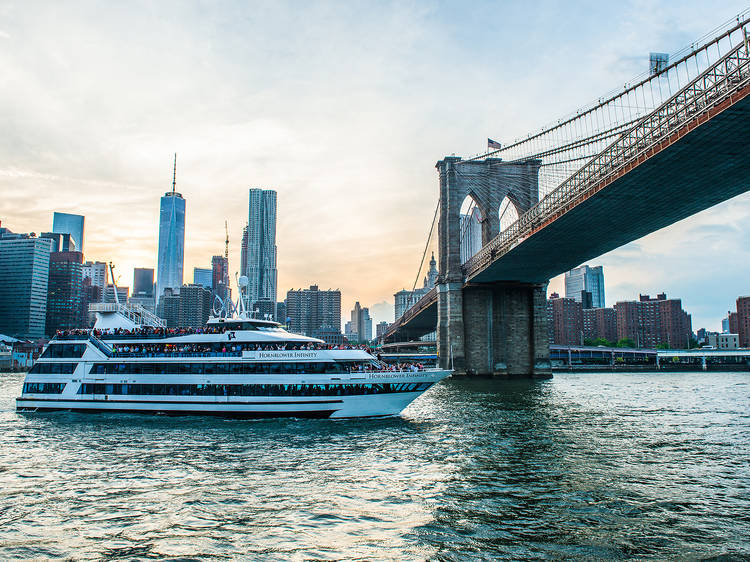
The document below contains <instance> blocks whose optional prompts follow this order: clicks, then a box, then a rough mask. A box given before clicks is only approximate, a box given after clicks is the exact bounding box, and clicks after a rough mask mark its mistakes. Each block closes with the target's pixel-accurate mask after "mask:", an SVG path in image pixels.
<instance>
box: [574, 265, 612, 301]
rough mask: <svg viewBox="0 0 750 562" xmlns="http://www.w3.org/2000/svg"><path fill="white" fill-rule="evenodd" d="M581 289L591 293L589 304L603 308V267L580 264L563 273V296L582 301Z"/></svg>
mask: <svg viewBox="0 0 750 562" xmlns="http://www.w3.org/2000/svg"><path fill="white" fill-rule="evenodd" d="M581 291H588V292H589V293H591V305H592V306H593V307H594V308H604V307H605V306H606V304H605V302H604V269H603V268H602V266H601V265H598V266H596V267H589V266H588V265H582V266H580V267H576V268H575V269H571V270H570V271H567V272H566V273H565V296H566V297H567V298H570V299H575V300H576V301H577V302H582V300H583V299H582V297H581Z"/></svg>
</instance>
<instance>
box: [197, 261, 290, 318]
mask: <svg viewBox="0 0 750 562" xmlns="http://www.w3.org/2000/svg"><path fill="white" fill-rule="evenodd" d="M211 288H212V289H213V290H214V295H216V296H217V297H219V298H220V299H221V300H222V301H226V299H227V295H229V260H227V258H225V257H224V256H213V257H212V258H211ZM275 305H276V302H275V301H274V306H275Z"/></svg>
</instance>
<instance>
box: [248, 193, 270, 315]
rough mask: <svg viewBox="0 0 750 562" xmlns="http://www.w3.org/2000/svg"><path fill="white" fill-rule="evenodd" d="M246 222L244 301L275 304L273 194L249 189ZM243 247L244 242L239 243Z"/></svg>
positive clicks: (251, 305) (252, 303) (250, 304)
mask: <svg viewBox="0 0 750 562" xmlns="http://www.w3.org/2000/svg"><path fill="white" fill-rule="evenodd" d="M249 200H250V205H249V212H248V221H247V250H246V255H247V265H246V270H245V271H247V278H248V286H247V297H248V298H247V300H248V306H249V307H250V310H253V305H254V304H255V303H256V302H258V301H259V300H261V299H264V300H270V301H272V302H274V303H275V302H276V192H275V191H273V190H271V189H251V190H250V197H249ZM243 244H244V240H243Z"/></svg>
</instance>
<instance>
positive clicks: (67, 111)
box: [0, 1, 748, 315]
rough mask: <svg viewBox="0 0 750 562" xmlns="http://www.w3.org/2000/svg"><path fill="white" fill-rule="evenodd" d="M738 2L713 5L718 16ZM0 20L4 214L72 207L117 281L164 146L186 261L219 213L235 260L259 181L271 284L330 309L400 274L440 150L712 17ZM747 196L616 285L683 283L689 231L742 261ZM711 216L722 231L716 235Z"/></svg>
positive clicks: (635, 258)
mask: <svg viewBox="0 0 750 562" xmlns="http://www.w3.org/2000/svg"><path fill="white" fill-rule="evenodd" d="M743 7H744V6H741V5H740V3H739V2H733V1H731V2H729V3H728V4H726V3H725V6H724V9H726V10H727V13H726V15H720V16H718V17H719V20H721V19H726V18H728V17H730V16H731V15H732V14H733V13H735V12H738V11H740V9H742V8H743ZM0 15H2V20H3V29H4V30H11V29H12V30H13V31H12V33H13V37H10V36H8V37H3V38H5V39H16V38H18V37H23V38H24V41H23V42H19V41H17V40H15V41H13V40H8V41H2V42H0V67H2V68H3V73H2V77H0V81H1V84H2V87H0V125H1V126H2V130H3V134H2V135H0V219H1V220H2V221H3V225H7V226H9V227H10V228H12V229H13V230H16V231H36V232H39V231H41V230H44V229H46V228H49V226H50V225H51V215H52V212H53V211H54V210H76V211H77V212H80V213H83V214H85V215H86V241H85V247H86V253H87V256H88V257H90V258H93V259H103V260H108V261H109V260H113V261H115V263H116V264H117V265H118V270H119V271H120V272H121V273H122V275H123V277H126V276H129V275H130V273H129V272H130V271H132V268H133V267H136V266H143V267H155V261H156V238H157V226H158V225H157V220H158V208H159V198H160V196H161V195H162V194H163V192H165V191H167V190H168V189H169V188H170V184H171V179H172V154H173V153H174V152H177V153H178V176H177V182H178V189H179V190H180V191H181V192H182V193H183V195H184V196H185V198H186V200H187V220H186V224H187V232H186V263H185V271H186V272H191V271H192V268H193V267H195V266H204V267H205V266H207V265H208V264H209V263H210V259H211V256H212V255H213V254H220V253H222V252H223V242H224V228H223V224H224V220H228V222H229V225H230V241H231V242H230V243H231V246H230V261H231V266H230V267H231V268H232V269H233V270H237V269H239V267H238V264H239V240H240V236H241V232H242V227H243V226H244V225H245V222H246V220H247V218H246V217H247V189H248V188H250V187H265V188H273V189H276V190H277V191H278V193H279V219H278V229H277V234H278V240H277V242H278V247H279V252H278V257H279V259H278V263H279V299H283V297H284V295H285V292H286V290H287V289H289V288H291V287H300V286H302V287H306V286H309V285H310V284H311V283H319V284H320V285H321V286H332V287H340V288H341V290H342V292H343V301H344V302H343V303H342V308H343V309H344V310H345V311H348V310H350V309H351V306H352V305H353V303H354V301H355V300H359V301H360V302H362V303H363V305H367V304H371V305H372V303H382V302H386V303H391V302H392V299H393V297H392V295H393V293H394V292H395V291H397V290H399V289H400V288H402V287H411V285H412V284H413V282H414V281H413V280H414V276H415V274H416V270H417V268H418V265H419V260H420V258H421V256H422V252H423V249H424V244H425V237H426V234H427V230H428V229H429V225H430V222H431V220H432V213H433V211H434V205H435V202H436V200H437V196H438V192H437V189H438V183H437V175H436V172H435V169H434V167H433V166H434V163H435V161H437V160H438V159H440V158H442V157H443V156H445V155H446V154H451V153H454V152H455V153H456V154H473V153H476V152H477V151H479V150H481V149H482V148H483V145H484V142H485V139H486V138H487V137H488V136H489V137H492V138H499V140H500V141H503V142H505V141H507V140H508V139H511V138H513V137H515V136H521V135H523V134H525V133H527V132H528V131H530V130H533V129H535V128H538V127H539V126H541V125H542V124H544V123H546V122H549V121H551V120H554V119H556V118H558V117H560V116H561V115H563V114H567V113H569V112H570V111H572V110H574V109H575V108H576V107H577V106H580V105H582V104H584V103H586V102H588V101H590V100H591V99H595V98H596V97H597V96H598V95H600V94H601V93H603V92H606V91H609V90H611V89H613V88H619V87H620V86H621V84H622V83H623V82H624V81H626V80H628V79H630V78H631V77H632V73H633V72H634V71H639V72H640V70H639V69H637V68H636V67H637V66H638V60H639V56H640V55H638V53H640V52H641V51H642V52H643V57H644V59H643V60H644V65H645V61H646V60H647V56H648V52H647V51H649V50H658V51H665V52H670V51H674V50H676V49H678V48H680V47H682V46H684V44H686V43H687V42H689V41H692V40H694V39H695V38H696V37H698V36H700V35H701V34H702V33H704V32H705V31H706V30H707V28H708V27H711V25H713V23H711V22H715V23H718V22H716V21H715V20H716V19H717V15H716V13H715V8H714V7H712V6H710V5H708V4H704V3H700V2H689V3H688V4H687V5H683V4H679V5H678V4H667V5H662V4H659V5H654V4H653V3H648V2H630V3H627V2H626V3H623V4H618V5H610V4H607V3H603V4H597V5H581V6H577V5H572V6H569V5H564V6H563V5H561V4H558V3H555V2H543V3H542V4H540V5H537V6H536V8H535V10H534V13H533V15H530V13H529V11H528V6H526V5H523V4H518V5H514V4H512V3H511V4H509V5H506V6H503V7H502V9H500V8H498V7H497V6H492V5H485V4H481V3H480V4H476V5H471V6H466V7H463V8H462V9H461V10H455V9H452V8H450V7H448V6H445V5H441V4H435V5H433V4H430V5H427V4H420V3H414V4H412V3H403V2H392V3H386V4H385V5H383V4H378V5H376V4H372V3H367V2H352V3H343V4H342V3H330V4H329V3H313V4H310V3H308V4H305V5H301V4H299V3H297V2H273V3H266V4H260V5H246V4H242V3H236V4H232V3H228V4H215V5H211V7H210V9H209V8H206V7H205V6H203V5H200V4H195V5H186V4H180V5H177V6H174V5H167V4H163V3H152V2H131V3H119V4H90V3H87V2H72V3H58V4H50V3H39V4H36V3H33V2H24V3H17V4H6V5H4V6H3V7H0ZM518 21H524V22H528V24H527V25H517V22H518ZM706 22H709V23H706ZM4 33H5V35H8V33H9V32H4ZM613 38H616V40H613ZM628 57H630V58H628ZM628 60H630V61H631V62H632V64H631V63H627V61H628ZM618 61H619V62H618ZM747 210H748V208H747V205H746V204H745V203H742V202H740V203H731V204H729V205H727V206H725V207H724V208H723V211H722V213H721V215H718V214H713V215H708V216H707V217H704V218H703V219H698V220H699V222H697V223H688V226H680V225H676V226H675V227H674V228H675V230H674V232H676V233H678V234H679V235H675V236H671V237H670V236H669V235H666V236H665V235H661V234H657V235H654V236H655V237H654V238H646V239H644V240H642V241H639V242H638V243H637V245H629V246H626V247H625V248H623V249H621V250H618V252H619V253H616V254H612V255H611V256H605V257H604V258H603V259H604V260H609V261H607V263H610V264H611V265H608V266H607V271H608V272H610V271H611V273H610V274H609V275H608V279H612V281H613V283H615V284H614V285H613V288H612V290H611V291H610V292H611V293H612V294H620V292H621V291H622V292H624V290H625V288H626V287H627V284H628V283H631V284H632V287H633V288H635V285H637V284H638V283H641V282H642V283H643V284H644V286H649V287H650V286H651V285H650V283H651V282H652V280H653V283H654V284H658V283H661V282H665V283H666V282H669V283H672V282H673V281H674V280H675V277H676V276H682V278H684V279H686V280H689V279H691V278H692V279H697V278H698V275H697V273H696V270H699V269H704V268H703V267H702V266H701V267H699V266H698V265H696V262H697V261H698V260H697V258H696V256H695V254H694V253H689V252H687V251H686V250H685V246H684V240H689V241H690V244H692V245H693V246H695V245H698V246H701V245H710V248H711V252H712V253H713V254H717V251H718V250H717V249H718V248H721V254H720V255H725V256H731V258H729V259H734V260H737V261H738V263H739V260H740V259H741V258H742V257H743V256H745V254H744V253H743V250H742V247H741V246H740V244H742V243H745V242H746V239H745V238H742V236H743V233H746V231H747V226H745V223H746V221H745V223H743V218H745V219H746V217H747ZM721 224H731V225H732V226H733V227H734V228H736V229H737V231H736V232H735V233H732V232H730V231H725V232H721V231H720V230H712V226H713V225H721ZM691 225H692V226H691ZM692 229H698V230H692ZM701 229H703V230H701ZM744 236H745V237H746V234H745V235H744ZM724 242H726V243H725V244H724ZM723 244H724V245H723ZM745 247H747V246H745ZM693 250H694V248H693ZM665 255H672V256H675V260H677V257H678V256H682V258H681V259H682V261H679V260H677V261H674V262H671V263H672V267H674V270H673V271H672V272H671V279H670V277H669V276H668V275H662V274H660V273H659V274H657V273H656V272H655V271H653V270H651V271H647V269H646V266H643V267H641V266H639V264H652V265H653V266H654V267H655V269H656V270H658V269H659V268H660V266H661V264H663V263H665V262H664V260H656V259H652V258H653V257H654V256H661V257H663V256H665ZM745 257H746V256H745ZM714 258H715V261H714V262H712V263H714V264H716V263H718V261H719V260H720V258H719V257H718V256H713V255H712V256H711V259H714ZM701 259H708V258H706V257H705V256H703V257H702V258H701ZM649 260H651V261H649ZM626 266H627V268H630V269H627V268H626ZM740 270H741V267H740V266H737V271H740ZM675 271H679V272H680V273H679V274H676V273H675ZM126 272H127V275H126ZM421 275H423V272H422V274H421ZM421 275H419V277H420V279H421ZM189 278H190V277H189V275H186V280H189ZM686 284H687V285H686V286H695V287H697V286H698V285H697V284H695V283H694V284H693V285H690V283H689V282H688V281H686ZM667 289H668V290H670V291H672V289H671V288H669V287H665V290H667ZM644 290H646V289H644ZM649 290H650V289H649ZM727 290H729V289H727ZM372 308H373V310H374V309H375V305H372ZM387 312H388V311H385V312H384V314H386V315H387Z"/></svg>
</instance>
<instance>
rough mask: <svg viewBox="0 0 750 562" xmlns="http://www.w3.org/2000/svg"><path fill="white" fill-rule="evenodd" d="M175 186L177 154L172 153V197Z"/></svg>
mask: <svg viewBox="0 0 750 562" xmlns="http://www.w3.org/2000/svg"><path fill="white" fill-rule="evenodd" d="M176 186H177V153H176V152H175V153H174V170H173V171H172V195H174V190H175V187H176Z"/></svg>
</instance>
